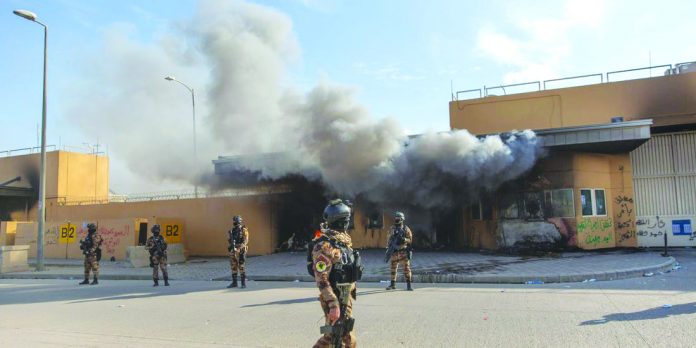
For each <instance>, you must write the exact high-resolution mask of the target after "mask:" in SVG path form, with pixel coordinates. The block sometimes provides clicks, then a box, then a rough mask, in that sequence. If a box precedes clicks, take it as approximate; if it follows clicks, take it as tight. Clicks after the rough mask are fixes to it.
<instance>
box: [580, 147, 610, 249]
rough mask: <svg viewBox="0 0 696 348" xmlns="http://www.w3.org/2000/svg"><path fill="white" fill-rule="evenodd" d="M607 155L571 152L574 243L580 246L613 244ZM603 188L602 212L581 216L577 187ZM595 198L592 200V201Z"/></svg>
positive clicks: (588, 247) (592, 247)
mask: <svg viewBox="0 0 696 348" xmlns="http://www.w3.org/2000/svg"><path fill="white" fill-rule="evenodd" d="M612 157H613V156H611V155H602V154H589V153H576V154H574V156H573V176H574V192H573V194H574V195H575V215H576V218H577V246H578V247H579V248H581V249H603V248H614V247H616V235H615V231H614V219H613V207H612V204H611V197H612V190H611V189H612V186H611V166H610V165H611V159H612ZM596 188H599V189H604V190H605V191H604V192H605V201H606V208H607V214H606V216H591V217H588V216H583V215H582V199H581V196H580V189H596ZM594 203H595V202H593V204H594Z"/></svg>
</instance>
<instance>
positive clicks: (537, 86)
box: [452, 62, 696, 101]
mask: <svg viewBox="0 0 696 348" xmlns="http://www.w3.org/2000/svg"><path fill="white" fill-rule="evenodd" d="M690 64H696V62H684V63H678V64H674V65H672V64H664V65H653V66H649V67H642V68H635V69H626V70H617V71H610V72H607V73H597V74H588V75H579V76H570V77H563V78H558V79H550V80H542V81H533V82H523V83H513V84H507V85H500V86H492V87H490V86H489V87H487V86H483V88H474V89H467V90H464V91H457V92H453V93H452V101H460V100H468V99H477V98H484V97H488V96H494V95H498V94H491V93H490V91H502V92H503V93H502V95H510V94H518V93H528V92H538V91H545V90H549V89H558V88H566V87H577V86H587V85H592V84H598V83H600V84H601V83H607V82H618V81H626V80H633V79H641V78H653V77H658V76H663V74H664V75H670V74H675V73H678V72H675V70H678V68H679V67H681V66H685V65H686V66H688V65H690ZM655 69H665V70H663V71H662V72H661V74H659V75H654V74H653V70H655ZM637 72H638V73H639V74H636V73H637ZM645 75H647V76H645ZM621 76H624V78H621ZM626 76H628V77H626ZM597 78H598V80H599V81H596V80H595V81H596V82H593V83H581V84H572V83H571V84H566V85H562V86H558V82H563V81H571V80H582V79H584V80H587V79H597ZM554 86H555V87H554ZM518 87H531V88H530V89H528V90H525V89H524V88H523V89H522V90H521V91H520V88H518ZM510 91H512V93H508V92H510ZM460 96H462V98H460Z"/></svg>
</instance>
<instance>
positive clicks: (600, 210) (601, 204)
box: [594, 189, 607, 215]
mask: <svg viewBox="0 0 696 348" xmlns="http://www.w3.org/2000/svg"><path fill="white" fill-rule="evenodd" d="M594 194H595V215H607V205H606V201H605V200H604V190H600V189H595V190H594Z"/></svg>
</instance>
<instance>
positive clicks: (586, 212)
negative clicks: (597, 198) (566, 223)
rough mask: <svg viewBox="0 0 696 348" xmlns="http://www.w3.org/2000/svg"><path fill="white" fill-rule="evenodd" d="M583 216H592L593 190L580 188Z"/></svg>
mask: <svg viewBox="0 0 696 348" xmlns="http://www.w3.org/2000/svg"><path fill="white" fill-rule="evenodd" d="M580 205H581V206H582V216H592V215H594V214H592V190H580Z"/></svg>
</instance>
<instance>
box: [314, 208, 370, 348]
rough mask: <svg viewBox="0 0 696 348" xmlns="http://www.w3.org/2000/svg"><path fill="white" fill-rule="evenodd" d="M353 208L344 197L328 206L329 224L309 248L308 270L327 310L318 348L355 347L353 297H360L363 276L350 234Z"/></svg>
mask: <svg viewBox="0 0 696 348" xmlns="http://www.w3.org/2000/svg"><path fill="white" fill-rule="evenodd" d="M350 214H351V209H350V207H348V206H347V205H346V204H344V203H343V202H342V201H341V200H340V199H336V200H333V201H331V202H330V203H329V205H328V206H327V207H326V208H325V209H324V220H325V221H326V225H324V226H322V230H321V232H322V234H321V235H320V236H319V237H317V238H315V239H314V240H312V242H311V243H310V248H309V250H308V253H309V255H308V260H307V261H308V264H307V270H308V271H309V273H310V274H311V275H313V276H314V279H315V280H316V283H317V287H318V288H319V302H320V304H321V308H322V310H323V311H324V317H325V319H326V325H325V326H323V327H322V328H321V333H323V334H324V335H323V336H322V337H321V338H319V340H318V341H317V342H316V343H315V344H314V347H329V346H333V347H340V346H341V343H343V344H344V346H345V347H355V345H356V341H355V335H354V334H353V332H352V331H353V326H354V324H355V319H354V318H352V317H351V313H352V311H353V299H355V298H356V295H357V293H356V286H355V282H356V281H358V280H360V278H361V276H362V266H361V264H360V254H359V253H358V252H357V251H354V250H353V249H352V242H351V238H350V235H348V233H347V229H348V224H349V222H350Z"/></svg>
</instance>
